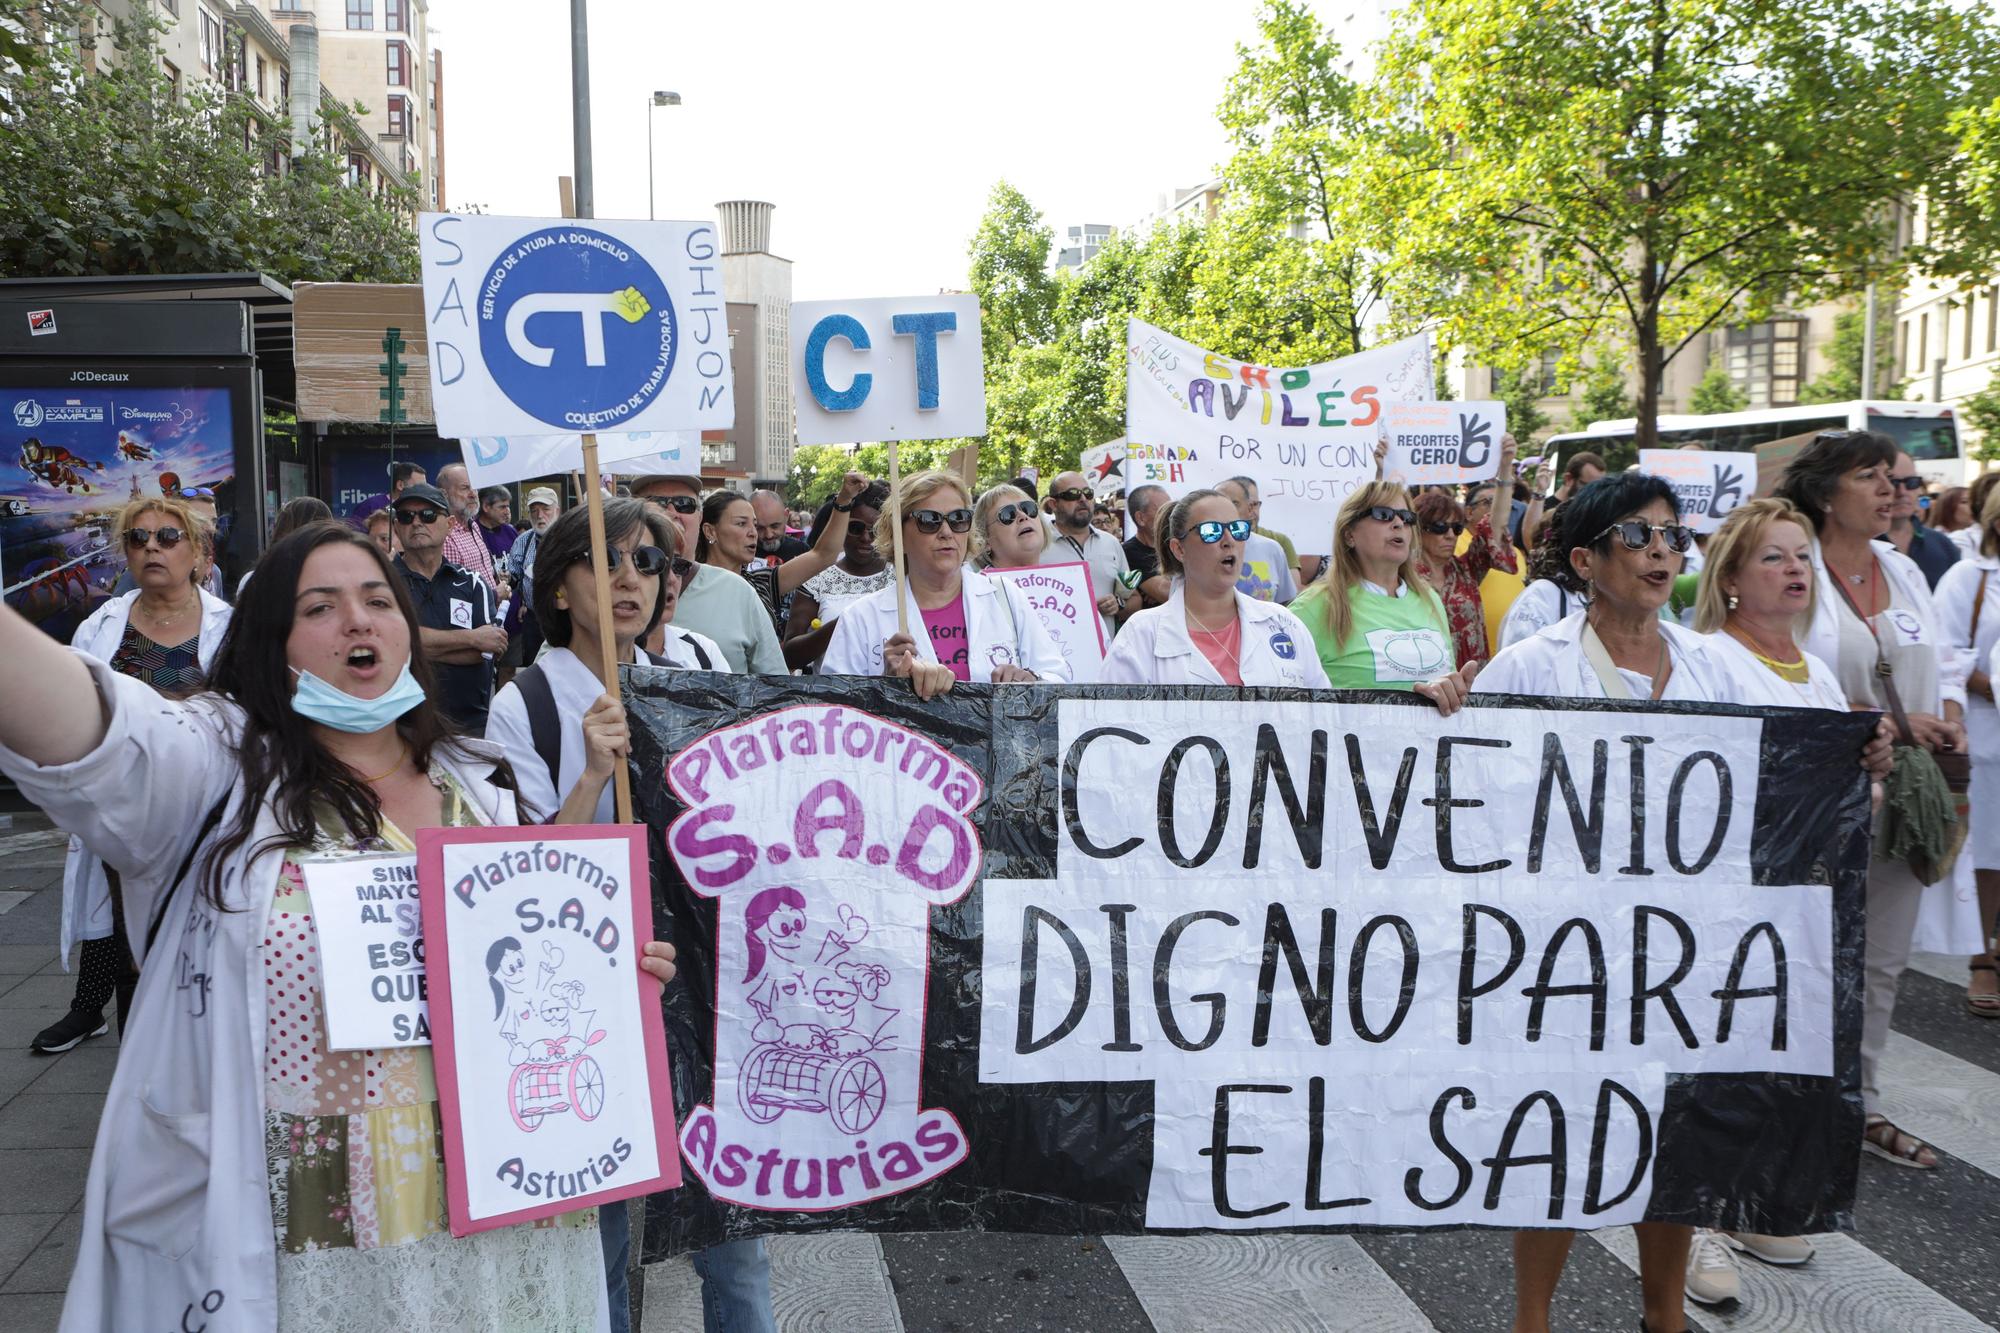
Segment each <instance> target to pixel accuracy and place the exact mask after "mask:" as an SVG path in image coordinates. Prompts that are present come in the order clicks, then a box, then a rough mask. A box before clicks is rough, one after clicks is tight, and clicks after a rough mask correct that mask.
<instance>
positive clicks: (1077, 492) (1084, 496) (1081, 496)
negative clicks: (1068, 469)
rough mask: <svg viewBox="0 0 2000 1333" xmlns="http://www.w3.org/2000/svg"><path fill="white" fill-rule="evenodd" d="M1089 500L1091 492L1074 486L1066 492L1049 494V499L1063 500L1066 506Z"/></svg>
mask: <svg viewBox="0 0 2000 1333" xmlns="http://www.w3.org/2000/svg"><path fill="white" fill-rule="evenodd" d="M1089 498H1090V492H1089V491H1086V490H1084V489H1083V487H1081V486H1072V487H1070V488H1069V489H1068V490H1066V491H1050V492H1049V499H1051V500H1061V501H1062V502H1063V503H1064V504H1073V503H1074V502H1076V501H1078V500H1088V499H1089Z"/></svg>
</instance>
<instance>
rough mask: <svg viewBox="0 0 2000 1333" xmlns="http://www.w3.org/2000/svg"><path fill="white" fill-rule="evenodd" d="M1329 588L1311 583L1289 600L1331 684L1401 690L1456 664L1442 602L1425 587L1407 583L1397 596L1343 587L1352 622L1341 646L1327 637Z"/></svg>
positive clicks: (1329, 633) (1330, 632)
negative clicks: (1304, 592) (1310, 639)
mask: <svg viewBox="0 0 2000 1333" xmlns="http://www.w3.org/2000/svg"><path fill="white" fill-rule="evenodd" d="M1334 595H1335V594H1334V592H1333V590H1332V589H1330V588H1329V587H1328V586H1327V585H1326V584H1324V583H1318V584H1314V585H1313V587H1312V588H1311V589H1310V590H1308V591H1307V592H1306V594H1305V595H1304V596H1302V597H1300V598H1299V600H1298V601H1296V602H1294V603H1292V610H1293V611H1294V612H1296V613H1297V614H1298V617H1299V619H1301V620H1303V621H1305V622H1306V628H1307V629H1308V630H1310V631H1311V632H1312V637H1313V647H1314V648H1315V649H1316V650H1317V651H1318V653H1319V661H1320V665H1321V666H1323V667H1325V668H1326V678H1327V680H1328V681H1330V682H1331V683H1332V685H1333V688H1334V689H1336V690H1407V689H1413V688H1414V687H1415V686H1416V685H1417V684H1419V683H1420V682H1422V681H1427V680H1436V679H1437V678H1438V677H1439V676H1445V675H1449V674H1451V672H1452V671H1454V670H1456V669H1457V665H1458V656H1457V653H1456V652H1455V651H1454V650H1453V648H1452V644H1451V629H1450V622H1448V621H1447V620H1446V619H1445V614H1444V604H1443V603H1442V602H1440V601H1439V600H1438V597H1437V594H1436V593H1434V592H1431V591H1430V590H1429V589H1427V588H1416V587H1412V588H1410V589H1409V590H1408V591H1407V592H1405V593H1404V594H1403V595H1402V596H1401V597H1384V596H1383V595H1382V594H1380V593H1376V592H1370V591H1369V590H1368V589H1367V588H1365V587H1363V586H1362V585H1361V584H1358V583H1357V584H1355V585H1354V586H1353V587H1352V588H1350V589H1348V591H1347V602H1348V605H1349V606H1350V607H1352V608H1353V610H1354V625H1353V628H1352V630H1351V631H1350V632H1349V634H1348V638H1347V643H1346V646H1345V648H1344V649H1343V648H1342V646H1341V645H1339V644H1336V643H1335V642H1334V641H1333V630H1332V628H1331V627H1330V626H1329V625H1328V624H1327V621H1326V606H1325V599H1326V598H1328V597H1330V596H1334Z"/></svg>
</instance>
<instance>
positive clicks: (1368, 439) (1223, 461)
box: [1125, 319, 1434, 554]
mask: <svg viewBox="0 0 2000 1333" xmlns="http://www.w3.org/2000/svg"><path fill="white" fill-rule="evenodd" d="M1125 343H1126V346H1125V353H1126V356H1125V437H1126V444H1125V454H1126V462H1125V489H1126V492H1127V493H1128V494H1129V493H1130V492H1131V491H1132V490H1133V489H1134V488H1136V487H1139V486H1142V485H1145V484H1146V483H1147V482H1153V483H1155V484H1157V485H1160V486H1164V487H1166V488H1167V491H1168V493H1169V494H1172V495H1180V494H1183V493H1185V492H1187V491H1190V490H1193V489H1194V488H1195V487H1197V486H1213V485H1215V484H1216V483H1217V482H1221V481H1227V480H1228V479H1229V478H1231V477H1236V476H1244V477H1249V478H1251V479H1252V480H1254V481H1255V482H1256V483H1257V485H1258V489H1259V490H1260V491H1261V492H1262V499H1263V501H1264V511H1263V515H1262V518H1261V519H1260V520H1259V521H1260V522H1261V524H1262V526H1264V527H1266V528H1272V529H1276V530H1277V531H1279V532H1282V533H1284V534H1285V535H1286V536H1288V537H1290V538H1291V539H1292V541H1293V543H1294V544H1295V545H1296V546H1297V547H1298V549H1299V550H1300V551H1301V552H1303V553H1307V554H1325V553H1326V552H1327V551H1328V549H1329V544H1330V542H1331V540H1332V533H1333V515H1334V511H1335V510H1337V509H1338V508H1339V507H1340V502H1341V501H1342V500H1344V499H1345V498H1347V496H1348V494H1349V493H1350V492H1352V491H1353V490H1354V488H1355V487H1356V486H1359V485H1360V484H1361V483H1362V482H1363V481H1365V480H1367V479H1368V478H1370V477H1372V476H1374V475H1375V440H1376V437H1377V427H1378V426H1379V425H1380V423H1381V417H1382V405H1383V404H1384V403H1391V402H1399V401H1413V402H1427V401H1429V400H1430V398H1431V397H1432V396H1433V393H1434V386H1433V382H1432V376H1431V353H1430V341H1429V339H1428V338H1427V337H1424V336H1418V337H1415V338H1405V339H1404V340H1402V341H1401V342H1395V343H1389V344H1387V345H1386V346H1383V347H1375V348H1371V349H1369V350H1368V351H1365V352H1360V353H1357V354H1356V355H1354V356H1349V357H1343V358H1341V359H1340V360H1338V361H1322V362H1320V363H1319V364H1318V365H1312V366H1298V367H1294V368H1292V369H1289V370H1286V369H1281V368H1278V367H1274V366H1257V365H1249V364H1246V363H1244V362H1241V361H1232V360H1231V359H1229V358H1228V357H1225V356H1218V355H1217V354H1216V353H1214V352H1210V351H1206V350H1204V349H1203V348H1200V347H1196V346H1195V345H1194V344H1193V343H1190V342H1184V341H1182V340H1181V339H1179V338H1176V337H1174V336H1173V335H1172V334H1170V333H1168V332H1167V331H1166V330H1164V329H1158V328H1154V327H1153V326H1152V325H1151V324H1147V323H1145V322H1144V321H1142V320H1137V319H1135V320H1132V321H1130V323H1129V324H1128V325H1127V332H1126V337H1125Z"/></svg>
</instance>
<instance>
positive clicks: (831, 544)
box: [778, 472, 868, 597]
mask: <svg viewBox="0 0 2000 1333" xmlns="http://www.w3.org/2000/svg"><path fill="white" fill-rule="evenodd" d="M867 489H868V478H867V477H865V476H863V475H862V474H860V473H859V472H850V473H848V474H847V475H846V476H844V477H842V478H841V479H840V494H838V495H836V496H834V497H833V502H834V504H836V505H852V504H853V503H854V499H855V497H856V496H858V495H860V494H861V493H862V492H863V491H865V490H867ZM845 517H846V516H845V515H844V514H842V513H841V512H840V511H839V510H838V509H835V510H834V511H833V513H831V514H829V515H828V516H827V520H826V522H825V523H823V524H821V525H820V530H819V540H818V541H817V542H814V543H813V546H812V549H811V550H809V551H807V552H806V553H805V554H804V555H799V556H794V557H792V558H791V559H790V560H787V561H786V562H785V563H784V564H782V565H779V566H778V596H780V597H783V596H784V595H785V594H786V593H788V592H790V591H791V590H792V589H794V588H796V587H798V586H799V585H800V584H802V583H804V582H805V581H806V580H807V579H809V578H811V577H813V576H814V575H815V574H818V573H820V572H821V571H822V570H828V569H832V568H833V562H834V561H836V560H838V559H840V548H841V547H842V546H845V545H846V544H847V524H846V523H844V522H842V521H841V520H842V519H844V518H845Z"/></svg>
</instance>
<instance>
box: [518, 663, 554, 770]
mask: <svg viewBox="0 0 2000 1333" xmlns="http://www.w3.org/2000/svg"><path fill="white" fill-rule="evenodd" d="M514 684H515V685H516V686H517V687H518V688H519V689H520V691H521V703H522V705H523V706H525V707H526V709H527V711H528V739H529V741H530V742H531V743H532V744H533V745H534V747H535V754H536V755H537V756H538V757H540V759H541V761H542V767H543V768H546V769H547V770H548V771H549V786H550V787H551V788H554V787H555V786H556V785H557V784H558V783H560V782H561V781H562V719H561V718H560V717H558V716H557V715H556V693H555V691H554V690H553V689H551V688H550V686H549V678H548V676H547V674H545V673H544V672H543V671H542V668H541V665H540V664H539V663H537V664H535V665H534V666H530V667H528V668H526V669H524V670H522V671H520V672H517V673H516V674H515V676H514ZM556 803H557V804H558V805H560V804H561V803H562V793H561V792H557V793H556Z"/></svg>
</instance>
